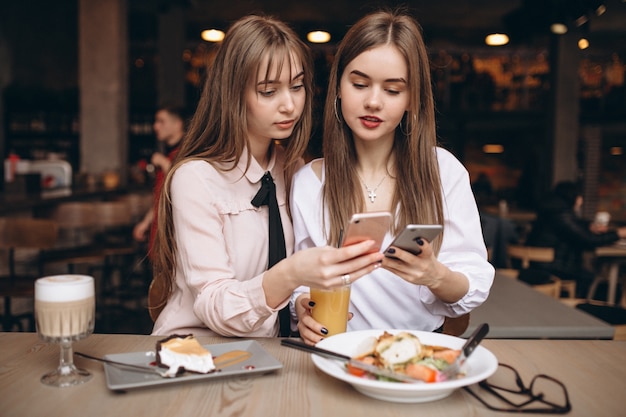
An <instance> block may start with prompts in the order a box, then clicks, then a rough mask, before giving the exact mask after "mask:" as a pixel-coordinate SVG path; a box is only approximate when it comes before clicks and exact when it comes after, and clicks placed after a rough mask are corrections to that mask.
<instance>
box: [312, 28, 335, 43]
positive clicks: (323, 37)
mask: <svg viewBox="0 0 626 417" xmlns="http://www.w3.org/2000/svg"><path fill="white" fill-rule="evenodd" d="M306 38H307V39H308V41H309V42H311V43H326V42H328V41H329V40H330V33H328V32H326V31H323V30H314V31H313V32H309V33H307V35H306Z"/></svg>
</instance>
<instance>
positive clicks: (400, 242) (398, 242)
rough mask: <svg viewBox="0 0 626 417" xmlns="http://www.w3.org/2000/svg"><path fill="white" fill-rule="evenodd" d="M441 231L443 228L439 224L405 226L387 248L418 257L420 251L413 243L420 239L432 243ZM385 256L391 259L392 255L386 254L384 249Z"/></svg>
mask: <svg viewBox="0 0 626 417" xmlns="http://www.w3.org/2000/svg"><path fill="white" fill-rule="evenodd" d="M442 230H443V226H442V225H440V224H407V225H406V227H405V228H404V230H403V231H402V232H400V234H399V235H398V236H396V238H395V239H394V240H393V242H391V244H390V245H389V246H395V247H397V248H400V249H403V250H405V251H407V252H411V253H412V254H413V255H419V254H420V253H421V249H420V248H419V246H418V245H417V243H416V242H415V241H416V240H417V239H420V238H421V239H426V240H427V241H428V242H432V241H433V239H434V238H436V237H437V235H439V233H441V231H442ZM385 256H387V257H391V258H393V255H391V254H388V253H387V249H385Z"/></svg>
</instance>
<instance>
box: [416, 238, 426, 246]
mask: <svg viewBox="0 0 626 417" xmlns="http://www.w3.org/2000/svg"><path fill="white" fill-rule="evenodd" d="M415 242H417V244H418V245H420V246H423V245H424V241H423V240H422V239H421V238H420V239H417V240H416V241H415Z"/></svg>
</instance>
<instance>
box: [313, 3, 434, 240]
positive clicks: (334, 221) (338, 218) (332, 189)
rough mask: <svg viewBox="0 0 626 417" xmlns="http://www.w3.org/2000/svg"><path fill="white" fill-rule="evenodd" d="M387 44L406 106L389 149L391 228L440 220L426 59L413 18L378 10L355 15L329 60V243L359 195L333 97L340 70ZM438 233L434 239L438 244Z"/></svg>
mask: <svg viewBox="0 0 626 417" xmlns="http://www.w3.org/2000/svg"><path fill="white" fill-rule="evenodd" d="M382 45H392V46H393V47H395V48H396V49H397V50H398V51H399V52H400V53H401V54H402V55H403V56H404V59H405V61H406V64H407V69H408V88H409V94H410V98H409V110H408V111H407V113H406V114H405V116H404V118H403V120H402V122H401V123H400V124H399V125H398V127H397V128H396V134H395V139H394V144H393V149H392V152H393V154H394V157H395V158H394V160H395V164H396V166H395V172H392V173H393V174H394V175H396V181H395V184H396V186H395V190H394V194H393V200H392V207H397V208H398V213H397V217H396V223H395V224H394V225H393V227H392V232H393V233H395V232H396V231H397V230H399V229H401V228H403V227H404V226H405V225H407V224H410V223H422V224H430V223H438V224H443V197H442V187H441V179H440V173H439V166H438V163H437V154H436V146H437V137H436V127H435V110H434V99H433V94H432V88H431V80H430V65H429V58H428V53H427V50H426V46H425V44H424V41H423V39H422V33H421V29H420V27H419V25H418V24H417V22H416V21H415V20H414V19H413V18H412V17H410V16H409V15H407V14H405V13H404V12H402V11H400V10H396V11H379V12H375V13H372V14H369V15H367V16H365V17H364V18H362V19H361V20H359V21H358V22H357V23H356V24H355V25H354V26H352V28H351V29H350V30H349V31H348V33H347V34H346V36H345V37H344V38H343V40H342V41H341V43H340V44H339V47H338V50H337V53H336V54H335V60H334V62H333V65H332V68H331V71H330V77H329V85H328V95H327V97H326V106H325V109H324V143H323V151H324V161H325V170H326V180H325V183H324V190H323V193H324V199H325V202H326V206H327V207H328V219H325V222H329V224H330V234H329V236H328V241H329V244H336V243H337V240H338V237H339V233H340V230H341V229H342V228H343V227H344V225H345V224H346V222H347V220H348V219H349V218H350V216H351V215H352V214H353V213H358V212H361V211H363V210H364V208H365V200H364V197H363V193H362V191H361V185H360V183H359V180H358V177H357V174H356V162H357V155H356V151H355V147H354V141H353V138H352V133H351V131H350V128H349V127H348V125H347V124H346V122H345V121H344V120H343V118H342V117H341V106H340V103H338V101H339V100H340V99H338V91H339V84H340V81H341V76H342V74H343V71H344V70H345V68H346V67H347V65H348V64H349V63H350V62H351V61H352V60H353V59H355V58H356V57H357V56H359V55H360V54H361V53H363V52H365V51H368V50H370V49H372V48H376V47H378V46H382ZM441 236H442V235H440V236H439V237H438V238H437V239H436V240H435V241H434V248H435V251H436V252H438V250H439V248H440V246H441Z"/></svg>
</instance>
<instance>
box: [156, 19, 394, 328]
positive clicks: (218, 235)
mask: <svg viewBox="0 0 626 417" xmlns="http://www.w3.org/2000/svg"><path fill="white" fill-rule="evenodd" d="M312 69H313V64H312V60H311V57H310V52H309V49H308V47H307V46H306V45H305V44H304V43H303V42H302V41H301V40H300V39H299V37H298V36H297V35H296V33H295V32H294V31H293V30H292V29H290V28H289V27H288V26H287V25H285V24H284V23H282V22H280V21H278V20H276V19H274V18H271V17H264V16H247V17H244V18H242V19H240V20H238V21H237V22H235V23H234V24H233V26H231V28H230V29H229V30H228V32H227V34H226V36H225V38H224V40H223V41H222V43H221V44H220V46H219V49H218V51H217V54H216V56H215V59H214V61H213V63H212V64H211V66H210V67H209V68H208V71H207V81H206V84H205V86H204V89H203V93H202V96H201V98H200V102H199V104H198V108H197V109H196V113H195V115H194V117H193V119H192V121H191V124H190V128H189V132H188V134H187V135H186V136H185V139H184V140H183V142H182V144H181V148H180V150H179V152H178V154H177V156H176V159H175V161H174V165H173V167H172V169H171V170H170V172H169V174H168V176H167V179H166V182H165V185H164V187H163V190H162V194H161V198H160V204H159V211H158V216H157V217H158V221H159V227H157V234H156V238H155V242H154V247H153V256H152V260H153V270H154V279H153V282H152V285H153V288H159V289H162V296H161V297H156V299H155V301H156V303H155V304H152V305H151V306H154V307H155V309H153V313H154V312H157V313H158V309H159V308H162V311H161V312H160V314H158V318H157V319H156V321H155V323H154V328H153V334H155V335H170V334H174V333H178V334H185V333H193V334H195V335H216V334H217V335H222V336H239V337H244V336H245V337H272V336H276V335H277V334H278V333H279V329H280V334H281V335H284V336H286V335H288V334H289V333H290V332H291V328H290V323H289V319H290V317H289V311H288V309H287V310H285V309H284V307H285V306H287V304H288V302H289V299H290V296H291V295H292V293H293V291H294V290H295V289H296V288H297V287H298V286H300V285H313V286H317V287H321V288H334V287H339V286H341V285H342V283H343V280H342V278H341V277H342V275H345V274H350V275H351V276H352V277H353V279H358V278H359V277H361V276H364V275H365V274H367V273H369V272H371V271H372V270H373V269H375V268H377V267H378V266H379V264H380V261H381V258H382V254H380V253H368V252H370V251H371V248H372V246H373V245H374V242H373V241H371V240H370V241H365V242H362V243H361V244H358V245H353V246H351V247H348V248H340V249H339V248H333V247H321V248H313V249H311V250H308V251H301V252H299V253H297V254H294V255H292V252H293V229H292V226H291V221H290V218H289V213H288V196H287V190H288V189H289V185H290V184H291V178H292V176H293V173H294V172H295V170H296V169H297V168H298V167H300V166H302V164H303V161H302V155H303V153H304V151H305V150H306V147H307V144H308V140H309V137H310V135H311V124H312V117H311V113H312V91H313V82H312V79H313V74H312ZM278 141H281V143H279V142H278ZM283 144H284V146H283ZM274 190H275V191H274ZM265 192H267V194H265ZM273 195H275V198H272V197H273ZM262 197H267V201H266V203H267V204H268V205H269V208H268V207H265V206H264V204H263V202H262V201H259V200H262ZM278 215H279V218H277V217H278ZM281 226H282V227H281ZM270 228H271V230H269V229H270ZM278 230H281V231H280V232H279V231H278ZM281 235H282V236H281ZM277 253H279V254H278V256H277V255H276V254H277ZM279 311H282V313H281V314H280V320H278V318H279ZM283 313H286V314H283ZM153 316H154V314H153ZM285 317H286V325H287V328H284V326H283V325H284V324H285V322H284V318H285Z"/></svg>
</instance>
